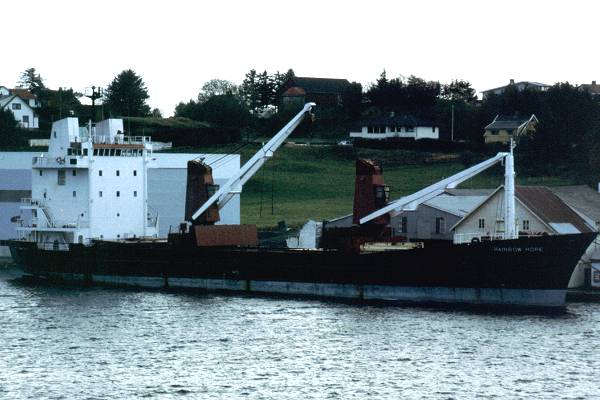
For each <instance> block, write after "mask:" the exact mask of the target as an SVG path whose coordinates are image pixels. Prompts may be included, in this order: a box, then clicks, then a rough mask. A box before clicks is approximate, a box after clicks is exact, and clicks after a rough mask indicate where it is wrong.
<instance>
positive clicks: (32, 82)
mask: <svg viewBox="0 0 600 400" xmlns="http://www.w3.org/2000/svg"><path fill="white" fill-rule="evenodd" d="M18 85H19V87H22V88H25V89H28V90H29V91H30V92H31V93H34V94H36V95H37V94H39V92H40V91H41V90H42V89H44V88H45V86H44V80H43V79H42V77H41V76H40V74H38V73H37V71H36V70H35V68H27V69H26V70H25V71H23V72H22V73H21V77H20V78H19V84H18Z"/></svg>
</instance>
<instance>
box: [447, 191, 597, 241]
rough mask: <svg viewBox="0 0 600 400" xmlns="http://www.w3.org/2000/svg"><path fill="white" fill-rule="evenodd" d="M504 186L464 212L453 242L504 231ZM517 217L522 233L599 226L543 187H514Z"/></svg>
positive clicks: (591, 229)
mask: <svg viewBox="0 0 600 400" xmlns="http://www.w3.org/2000/svg"><path fill="white" fill-rule="evenodd" d="M503 199H504V187H503V186H500V187H499V188H498V189H496V190H495V191H494V192H493V193H492V194H491V195H490V196H489V197H488V198H487V199H486V200H485V201H483V202H482V203H481V204H479V206H478V207H476V208H474V209H473V210H472V211H471V212H470V213H468V214H467V215H465V217H464V218H463V219H461V220H460V221H459V222H458V223H456V224H455V225H454V226H453V227H452V230H454V241H455V242H457V243H462V242H468V241H471V240H472V239H473V238H477V239H480V240H485V239H486V238H492V237H495V236H501V235H502V234H503V233H504V217H503V215H504V214H503V213H502V209H503V204H502V202H503V201H504V200H503ZM515 206H516V220H517V226H518V229H519V232H520V234H525V235H533V234H542V233H549V234H565V233H584V232H594V231H595V230H596V227H595V226H593V224H592V223H590V221H588V220H587V219H586V218H584V217H583V216H581V215H580V214H579V213H577V212H576V211H574V210H573V209H572V208H571V207H569V206H568V205H567V204H566V203H565V202H563V201H562V200H561V199H560V198H559V197H558V196H557V195H555V194H554V193H553V192H552V191H551V190H550V189H548V188H547V187H544V186H516V187H515Z"/></svg>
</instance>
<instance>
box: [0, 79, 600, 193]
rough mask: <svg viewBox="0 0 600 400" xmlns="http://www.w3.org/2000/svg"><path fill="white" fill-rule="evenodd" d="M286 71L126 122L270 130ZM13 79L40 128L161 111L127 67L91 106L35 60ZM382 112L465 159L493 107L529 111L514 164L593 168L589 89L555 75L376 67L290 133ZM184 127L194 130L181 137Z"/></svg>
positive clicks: (280, 114)
mask: <svg viewBox="0 0 600 400" xmlns="http://www.w3.org/2000/svg"><path fill="white" fill-rule="evenodd" d="M292 78H295V74H294V71H293V70H292V69H289V70H288V71H287V72H285V73H280V72H275V73H268V72H267V71H263V72H260V73H259V72H257V71H256V70H254V69H253V70H250V71H249V72H248V73H247V74H246V75H245V77H244V79H243V81H242V83H241V84H239V85H237V84H235V83H233V82H230V81H226V80H221V79H213V80H210V81H208V82H206V83H205V84H204V85H203V86H202V87H201V89H200V91H199V94H198V96H197V98H196V99H193V100H190V101H188V102H187V103H184V102H181V103H179V104H178V105H177V106H176V108H175V117H177V118H176V119H177V121H178V123H181V121H186V120H187V121H190V123H189V124H187V125H185V123H184V125H185V129H183V128H182V127H181V125H180V126H178V127H174V124H173V123H171V124H167V123H165V124H163V123H162V122H161V123H160V124H159V123H153V124H147V123H146V124H140V123H139V122H137V123H136V124H134V126H144V128H143V129H144V130H145V132H146V133H154V132H156V133H157V134H160V137H161V139H162V140H166V141H173V142H174V143H182V144H188V142H189V143H194V144H195V143H197V142H198V141H199V140H200V139H201V138H209V139H210V140H209V142H210V143H224V142H230V141H236V140H240V139H242V138H243V139H247V138H251V137H256V136H267V135H271V134H273V133H274V132H275V131H277V130H278V129H279V128H281V126H283V124H285V123H286V122H287V121H288V120H289V118H290V117H291V115H293V114H294V113H295V112H296V111H297V109H293V108H289V107H284V106H283V104H282V102H281V95H282V93H283V92H284V91H285V90H286V89H287V88H288V87H289V85H286V84H287V83H288V82H289V81H290V79H292ZM19 86H20V87H23V88H27V89H29V90H30V91H31V92H32V93H34V94H35V95H36V96H37V97H38V100H39V101H40V103H41V107H39V108H38V109H36V112H37V113H38V115H39V118H40V128H42V129H40V131H44V130H48V129H49V127H50V124H51V122H52V121H54V120H57V119H60V118H64V117H66V116H78V117H80V118H84V119H85V118H93V119H95V120H97V119H99V118H102V117H104V118H105V117H109V116H111V117H144V118H148V117H151V118H157V119H159V118H160V117H161V115H160V111H159V110H157V109H154V110H151V109H150V107H149V106H148V104H147V99H148V98H149V94H148V89H147V87H146V85H145V84H144V81H143V79H142V78H141V77H140V76H139V75H137V74H136V73H135V72H134V71H132V70H130V69H128V70H124V71H122V72H121V73H120V74H118V75H117V76H116V77H115V78H114V79H113V81H112V82H111V83H110V84H109V85H108V86H107V88H106V90H105V91H104V95H103V97H102V98H101V99H99V101H98V102H99V103H100V104H101V105H100V106H98V107H97V108H96V110H95V115H92V110H91V107H90V106H89V105H84V104H82V103H81V101H80V100H81V98H82V97H83V94H82V93H77V92H75V91H74V90H73V89H63V88H60V89H58V90H52V89H49V88H46V87H45V85H44V81H43V79H42V77H41V76H40V75H39V74H38V73H37V72H36V70H35V69H34V68H29V69H27V70H26V71H24V72H23V74H22V75H21V79H20V81H19ZM390 112H394V113H396V114H398V115H400V114H410V115H413V116H415V117H418V118H421V119H425V120H429V121H431V122H432V123H433V124H436V125H437V126H439V127H440V135H441V138H440V139H441V142H444V141H445V142H449V141H450V140H451V132H452V131H453V137H452V139H453V141H454V142H455V143H449V145H447V146H438V148H441V149H444V148H445V149H447V150H449V151H457V150H460V149H461V146H462V145H461V143H463V144H464V146H463V147H462V148H463V149H464V150H466V149H470V150H473V149H475V150H477V152H478V153H479V155H477V154H471V156H465V157H462V158H464V159H465V160H467V159H468V160H473V161H474V160H476V159H477V158H480V157H484V156H485V155H486V154H488V153H490V152H492V151H496V150H499V149H498V148H494V147H493V146H485V145H484V137H483V133H484V127H485V126H486V125H487V124H489V123H490V122H491V121H492V120H493V119H494V117H495V116H496V115H498V114H501V115H515V114H519V115H521V116H523V117H529V116H530V115H531V114H535V115H536V116H537V118H538V119H539V121H540V123H539V124H538V126H537V129H536V131H535V133H533V134H531V135H530V136H528V137H523V138H519V145H518V151H517V156H518V163H519V169H520V170H521V171H524V172H526V173H527V174H530V175H531V174H533V175H535V174H548V173H554V174H562V175H572V176H575V177H577V180H580V181H581V180H587V181H588V182H595V181H597V180H598V177H600V97H598V98H593V97H592V96H591V95H590V94H589V93H588V92H586V91H582V90H579V88H577V87H575V86H573V85H570V84H568V83H557V84H555V85H554V86H552V87H550V88H549V89H548V90H546V91H535V90H523V91H519V90H517V89H516V87H514V86H508V87H507V90H506V91H505V92H504V93H503V94H501V95H491V96H487V97H486V98H485V99H484V100H478V99H477V96H476V93H475V90H474V89H473V88H472V87H471V84H470V83H469V82H468V81H464V80H454V81H452V82H450V83H446V84H444V83H440V82H438V81H427V80H424V79H421V78H419V77H417V76H409V77H407V78H405V77H395V78H389V77H388V76H387V74H386V72H385V71H383V72H382V73H381V74H380V76H379V77H377V79H375V81H374V82H373V83H372V84H370V85H368V86H367V87H366V88H363V87H362V85H361V84H360V83H357V82H352V83H351V84H350V85H349V87H347V89H345V91H344V93H342V101H341V103H340V104H336V105H330V106H323V105H318V106H317V112H316V114H317V119H316V121H315V122H314V123H304V124H303V125H302V126H301V127H300V128H299V129H298V130H297V132H296V133H295V135H297V136H303V137H322V138H330V139H340V138H342V137H347V135H348V132H349V130H350V128H351V127H353V126H356V125H358V123H359V122H360V120H362V119H365V118H369V117H373V116H380V115H388V114H389V113H390ZM452 115H454V129H452ZM164 121H168V120H164ZM197 122H202V124H198V123H197ZM151 126H154V128H152V129H151ZM158 126H166V128H160V129H159V128H157V127H158ZM148 130H149V131H150V132H147V131H148ZM17 131H18V128H17V126H16V122H15V121H14V119H13V118H12V116H11V113H10V112H3V113H1V114H0V132H2V135H1V136H0V145H2V144H3V145H5V146H6V145H11V146H12V145H19V144H20V141H19V135H18V134H16V133H15V132H17ZM196 131H198V132H196ZM190 132H192V133H190ZM185 135H187V136H190V135H191V136H194V138H191V137H190V138H189V139H190V140H186V138H184V137H182V136H185ZM192 139H193V140H192ZM442 144H443V143H442Z"/></svg>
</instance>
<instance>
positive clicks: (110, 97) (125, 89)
mask: <svg viewBox="0 0 600 400" xmlns="http://www.w3.org/2000/svg"><path fill="white" fill-rule="evenodd" d="M149 97H150V96H149V95H148V89H147V88H146V84H145V83H144V81H143V79H142V78H141V77H140V76H138V75H137V74H136V73H135V72H134V71H133V70H131V69H127V70H124V71H123V72H121V73H120V74H119V75H117V76H116V77H115V79H113V81H112V82H111V83H110V84H109V85H108V87H107V88H106V91H105V99H104V105H105V107H106V109H107V110H108V112H109V113H110V114H111V115H112V116H114V117H145V116H147V115H149V114H150V107H149V106H148V104H146V100H147V99H148V98H149Z"/></svg>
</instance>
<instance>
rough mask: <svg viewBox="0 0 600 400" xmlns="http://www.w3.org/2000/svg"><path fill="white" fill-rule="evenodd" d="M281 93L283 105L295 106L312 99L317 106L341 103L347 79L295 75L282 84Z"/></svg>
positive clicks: (346, 88)
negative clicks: (282, 89) (282, 90)
mask: <svg viewBox="0 0 600 400" xmlns="http://www.w3.org/2000/svg"><path fill="white" fill-rule="evenodd" d="M283 87H284V92H283V93H282V95H281V104H282V106H283V107H295V106H296V105H304V104H305V103H307V102H310V101H313V102H315V103H317V104H318V105H319V107H338V106H341V105H342V99H343V95H344V93H345V92H346V91H347V90H348V89H349V88H350V82H349V81H348V80H347V79H336V78H313V77H301V76H295V77H292V78H290V79H289V80H288V81H287V82H286V83H285V84H284V86H283Z"/></svg>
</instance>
